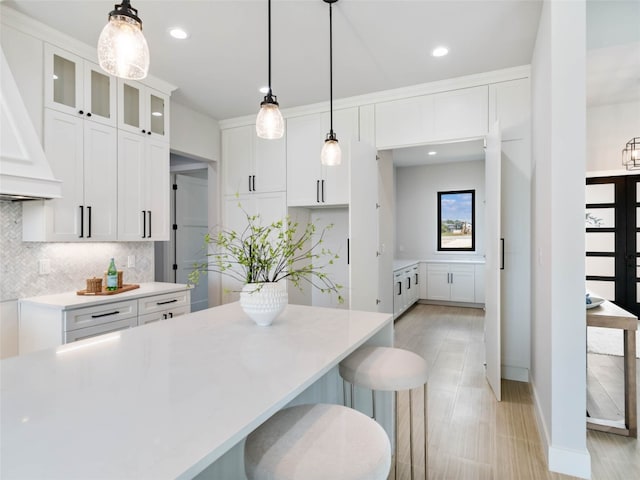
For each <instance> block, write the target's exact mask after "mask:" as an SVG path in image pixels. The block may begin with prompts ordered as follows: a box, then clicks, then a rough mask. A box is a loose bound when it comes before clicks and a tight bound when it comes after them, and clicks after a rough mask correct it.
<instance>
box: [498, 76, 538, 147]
mask: <svg viewBox="0 0 640 480" xmlns="http://www.w3.org/2000/svg"><path fill="white" fill-rule="evenodd" d="M530 104H531V94H530V87H529V79H528V78H520V79H518V80H510V81H508V82H500V83H494V84H492V85H490V86H489V125H493V124H494V123H495V121H496V120H499V121H500V129H501V130H502V134H501V135H502V141H505V140H517V139H521V138H526V137H528V136H529V130H530V111H531V107H530Z"/></svg>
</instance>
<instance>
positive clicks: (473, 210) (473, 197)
mask: <svg viewBox="0 0 640 480" xmlns="http://www.w3.org/2000/svg"><path fill="white" fill-rule="evenodd" d="M464 193H468V194H471V247H443V246H442V197H443V196H446V195H458V194H464ZM437 208H438V223H437V226H436V232H437V235H438V241H437V244H438V247H437V248H438V252H475V251H476V190H475V189H465V190H447V191H443V192H438V203H437Z"/></svg>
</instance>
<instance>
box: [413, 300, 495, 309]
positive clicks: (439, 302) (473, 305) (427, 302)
mask: <svg viewBox="0 0 640 480" xmlns="http://www.w3.org/2000/svg"><path fill="white" fill-rule="evenodd" d="M418 303H419V304H421V305H442V306H444V307H467V308H484V303H467V302H448V301H445V300H425V299H423V298H421V299H420V300H418Z"/></svg>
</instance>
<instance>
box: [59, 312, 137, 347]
mask: <svg viewBox="0 0 640 480" xmlns="http://www.w3.org/2000/svg"><path fill="white" fill-rule="evenodd" d="M137 324H138V322H137V318H136V317H131V318H125V319H122V320H116V321H115V322H109V323H105V324H103V325H93V326H91V327H86V328H78V329H76V330H72V331H70V332H65V334H64V343H71V342H76V341H78V340H84V339H85V338H91V337H97V336H98V335H104V334H105V333H112V332H117V331H119V330H127V329H128V328H132V327H135V326H136V325H137Z"/></svg>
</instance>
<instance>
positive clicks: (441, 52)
mask: <svg viewBox="0 0 640 480" xmlns="http://www.w3.org/2000/svg"><path fill="white" fill-rule="evenodd" d="M447 53H449V49H448V48H447V47H442V46H440V47H436V48H434V49H433V51H432V52H431V55H433V56H434V57H444V56H445V55H446V54H447Z"/></svg>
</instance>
